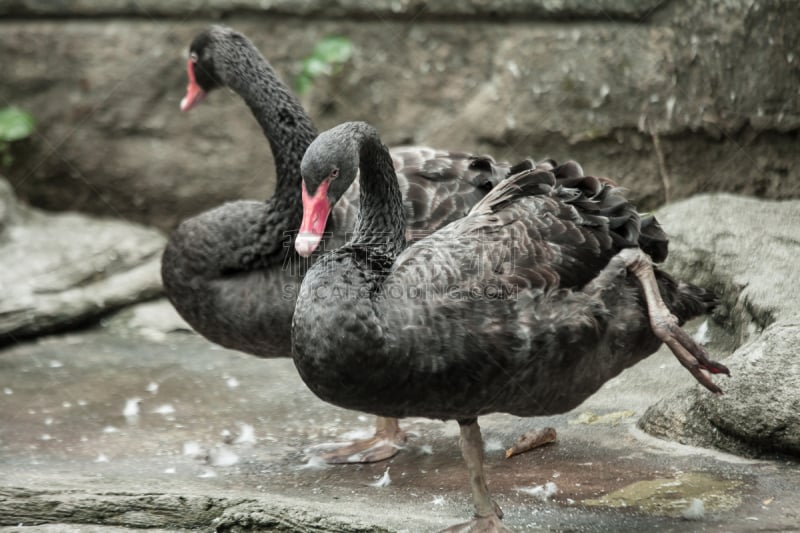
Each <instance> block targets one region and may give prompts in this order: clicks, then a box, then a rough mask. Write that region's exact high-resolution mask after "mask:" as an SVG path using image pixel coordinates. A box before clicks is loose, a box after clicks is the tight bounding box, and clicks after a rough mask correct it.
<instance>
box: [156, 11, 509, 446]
mask: <svg viewBox="0 0 800 533" xmlns="http://www.w3.org/2000/svg"><path fill="white" fill-rule="evenodd" d="M187 71H188V77H189V85H188V87H187V91H186V96H185V98H184V99H183V100H182V102H181V109H183V110H184V111H188V110H190V109H192V108H193V107H194V106H195V105H197V103H198V102H200V101H201V100H202V99H203V97H204V96H205V95H206V94H207V93H208V92H210V91H212V90H214V89H215V88H218V87H223V86H227V87H230V88H231V89H233V90H234V91H235V92H236V93H237V94H239V95H240V96H241V97H242V98H243V99H244V101H245V103H246V104H247V106H248V107H249V108H250V109H251V111H252V112H253V115H254V116H255V118H256V120H257V121H258V123H259V125H260V126H261V128H262V130H263V132H264V135H265V136H266V138H267V140H268V141H269V144H270V147H271V149H272V154H273V157H274V159H275V167H276V176H277V182H276V186H275V192H274V194H273V195H272V197H271V198H269V199H268V200H266V201H248V200H241V201H236V202H231V203H227V204H225V205H222V206H220V207H217V208H215V209H212V210H210V211H207V212H205V213H202V214H200V215H197V216H195V217H193V218H191V219H188V220H186V221H184V222H183V223H182V224H181V225H180V226H179V227H178V228H177V229H176V230H175V231H174V232H173V233H172V235H171V236H170V240H169V243H168V244H167V247H166V250H165V251H164V256H163V262H162V270H161V272H162V279H163V282H164V288H165V292H166V294H167V296H168V297H169V299H170V301H171V302H172V304H173V305H174V306H175V308H176V309H177V310H178V312H179V313H180V314H181V316H182V317H183V318H184V319H185V320H186V321H187V322H188V323H189V324H190V325H191V326H192V327H193V328H194V329H195V330H196V331H197V332H199V333H200V334H201V335H203V336H204V337H206V338H207V339H209V340H210V341H212V342H215V343H217V344H220V345H222V346H225V347H227V348H231V349H235V350H239V351H242V352H246V353H249V354H253V355H257V356H259V357H289V356H290V355H291V342H290V326H291V317H292V313H293V311H294V304H295V299H296V296H297V289H298V288H299V285H300V281H301V280H302V276H303V274H304V272H305V269H306V268H307V266H308V264H309V261H308V260H302V259H301V258H300V257H298V255H297V254H296V253H295V252H294V246H293V245H292V237H291V234H292V233H293V232H295V231H297V228H298V227H299V226H300V222H301V218H302V215H303V207H302V199H301V195H302V193H301V179H300V161H301V159H302V157H303V154H304V153H305V150H306V148H307V147H308V145H309V144H310V143H311V141H312V140H313V139H314V137H316V134H317V132H316V129H315V128H314V125H313V123H312V122H311V119H310V118H309V117H308V115H307V114H306V112H305V111H304V110H303V107H302V106H301V105H300V103H299V102H298V101H297V99H296V98H295V96H294V95H293V94H292V92H291V90H290V89H289V88H288V87H287V86H286V85H285V84H284V83H283V82H282V81H281V80H280V78H279V77H278V75H277V74H276V73H275V71H274V70H273V68H272V67H271V65H270V64H269V62H268V61H267V60H266V59H265V58H264V57H263V56H262V55H261V54H260V53H259V51H258V50H257V49H256V47H255V46H254V45H253V43H252V42H250V40H249V39H247V37H245V36H244V35H242V34H241V33H238V32H236V31H233V30H231V29H229V28H224V27H220V26H214V27H211V28H210V29H208V30H205V31H203V32H201V33H200V34H198V35H197V37H196V38H195V39H194V40H193V42H192V44H191V46H190V49H189V60H188V64H187ZM392 157H393V160H394V165H395V168H396V170H397V174H398V177H399V179H400V189H401V191H402V192H403V197H404V201H403V205H404V210H405V213H406V216H407V219H408V229H409V234H408V237H409V239H410V240H413V239H414V238H416V237H415V236H417V235H419V234H423V233H427V232H429V231H431V230H435V229H437V228H440V227H442V226H443V225H444V224H446V223H448V222H450V221H452V220H455V219H457V218H459V217H461V216H463V215H465V214H466V213H467V212H468V211H469V209H470V208H471V207H472V206H473V205H474V204H475V203H477V202H478V201H479V200H480V199H481V198H482V197H483V196H484V195H485V194H486V192H487V191H488V190H490V189H491V188H492V186H494V185H495V184H496V183H497V182H498V181H499V180H500V179H502V178H503V177H505V176H506V175H507V174H508V171H509V166H508V165H505V164H500V163H495V162H494V161H493V160H492V159H491V158H489V157H474V156H471V155H470V154H466V153H457V152H445V151H439V150H434V149H431V148H426V147H405V148H398V149H396V150H394V151H393V152H392ZM357 186H358V182H356V183H354V185H353V187H352V188H351V190H350V191H346V192H344V193H343V194H344V197H343V201H342V202H340V203H339V204H338V205H337V206H336V208H335V209H333V211H332V213H331V214H330V217H329V216H328V215H327V213H326V214H325V215H324V216H322V217H317V218H316V219H313V220H310V221H309V230H308V232H307V234H306V237H307V239H306V248H305V253H310V252H311V251H313V249H314V248H315V247H316V246H317V244H318V243H319V241H320V239H321V237H322V234H323V230H324V229H325V227H326V224H327V231H328V232H330V236H329V240H328V242H327V243H326V244H327V245H328V246H336V245H338V244H341V243H343V242H344V236H345V233H346V232H348V231H351V230H352V229H353V227H354V224H355V218H356V213H357V209H356V207H355V204H356V203H357V202H358V195H359V193H358V187H357ZM312 222H313V224H312ZM404 439H405V435H404V433H403V432H402V431H400V428H399V425H398V422H397V420H384V419H379V420H378V422H377V429H376V435H375V436H374V437H373V438H371V439H366V440H363V441H356V442H354V443H353V444H352V445H349V446H341V447H335V448H334V449H333V450H331V451H330V452H329V453H326V454H324V455H323V457H324V458H325V459H326V460H327V461H329V462H368V461H377V460H381V459H386V458H388V457H391V456H392V455H394V454H395V453H397V447H398V445H399V444H401V443H402V442H403V441H404Z"/></svg>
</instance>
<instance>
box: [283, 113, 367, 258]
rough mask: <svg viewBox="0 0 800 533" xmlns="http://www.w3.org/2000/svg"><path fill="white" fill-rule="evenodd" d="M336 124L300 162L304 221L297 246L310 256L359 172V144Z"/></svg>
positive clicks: (350, 133) (301, 251)
mask: <svg viewBox="0 0 800 533" xmlns="http://www.w3.org/2000/svg"><path fill="white" fill-rule="evenodd" d="M343 126H347V124H344V125H342V126H337V127H336V128H333V129H330V130H328V131H326V132H323V133H321V134H320V135H319V136H318V137H317V138H316V139H314V142H312V143H311V145H310V146H309V147H308V149H307V150H306V153H305V155H304V156H303V161H302V163H300V173H301V175H302V176H303V223H302V225H301V226H300V231H299V233H298V234H297V238H296V239H295V245H294V247H295V249H296V250H297V253H298V254H300V255H301V256H303V257H308V256H309V255H311V254H312V253H313V252H314V250H316V249H317V246H319V243H320V241H321V240H322V236H323V233H324V232H325V225H326V224H327V222H328V216H329V215H330V212H331V209H332V208H333V206H334V205H335V204H336V202H338V201H339V198H341V197H342V195H343V194H344V193H345V191H346V190H347V189H348V188H349V187H350V185H352V183H353V180H355V179H356V175H357V174H358V146H357V142H356V139H355V138H354V137H353V135H352V132H349V131H348V130H347V129H346V128H344V127H343Z"/></svg>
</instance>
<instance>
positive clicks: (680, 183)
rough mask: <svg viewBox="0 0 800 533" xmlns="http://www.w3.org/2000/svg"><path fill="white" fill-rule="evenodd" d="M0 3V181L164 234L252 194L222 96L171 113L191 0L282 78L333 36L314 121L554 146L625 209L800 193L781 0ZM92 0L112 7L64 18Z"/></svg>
mask: <svg viewBox="0 0 800 533" xmlns="http://www.w3.org/2000/svg"><path fill="white" fill-rule="evenodd" d="M256 3H257V4H258V5H259V6H262V5H263V6H264V7H255V4H256ZM156 4H158V5H156ZM0 5H2V6H5V9H6V10H7V12H9V13H12V12H18V13H22V12H23V11H18V9H23V7H24V9H27V10H28V11H26V13H27V15H26V16H25V18H24V19H21V20H13V21H4V22H0V60H2V62H3V64H6V65H9V67H8V68H7V69H6V71H5V72H4V75H5V83H4V84H3V85H2V86H0V97H1V98H3V99H4V100H5V101H8V102H12V103H14V104H15V105H19V106H21V107H23V108H25V109H29V110H31V111H33V112H34V114H35V115H36V117H37V119H38V128H39V129H38V132H37V133H38V134H37V135H35V136H34V137H33V138H32V139H30V140H29V141H27V142H26V143H25V144H24V145H23V146H22V147H21V148H20V151H21V153H20V154H19V155H18V157H17V162H16V164H15V165H14V166H13V167H12V168H11V169H10V171H9V178H10V180H11V182H12V185H13V186H14V187H15V189H16V190H17V191H18V193H19V194H20V195H21V196H22V197H24V198H25V199H26V200H29V201H30V202H31V203H32V204H34V205H37V206H41V207H45V208H48V209H55V210H81V211H88V212H91V213H95V214H104V215H111V216H118V215H122V216H124V217H126V218H127V219H129V220H135V221H138V222H144V223H147V224H153V225H156V226H158V227H160V228H162V229H169V228H171V227H174V226H175V225H176V224H177V223H178V222H179V221H180V220H182V219H184V218H186V217H188V216H191V215H193V214H196V213H197V212H199V211H201V210H204V209H207V208H209V207H211V206H215V205H219V204H221V203H222V202H224V201H226V200H230V199H236V198H265V197H267V196H268V195H269V193H270V190H271V188H272V185H273V183H274V170H273V168H272V159H271V156H270V154H269V149H268V146H267V144H266V142H265V141H264V139H263V137H262V135H261V132H260V130H259V128H258V127H257V125H256V124H255V121H254V120H253V119H252V117H251V116H250V112H249V110H248V109H247V108H246V107H245V106H244V105H243V104H242V103H241V101H239V99H238V97H236V96H235V95H233V94H231V93H230V92H227V91H220V92H217V93H215V94H213V95H211V96H210V97H209V98H208V100H207V102H206V103H204V104H203V105H202V106H200V107H199V108H198V109H196V110H194V111H192V112H191V113H189V114H187V115H183V114H180V113H179V112H178V103H179V101H180V99H181V97H182V96H183V91H184V88H185V86H186V77H185V55H186V48H187V46H188V43H189V42H190V40H191V38H192V37H193V36H194V35H195V34H196V33H197V32H198V31H199V30H200V29H201V28H203V27H204V26H205V25H206V24H207V23H208V22H209V21H211V20H212V19H213V17H212V16H211V15H210V13H213V12H219V13H225V14H229V18H227V19H226V23H228V24H230V25H232V26H234V27H236V28H237V29H239V30H241V31H243V32H244V33H246V34H247V35H248V36H250V37H251V38H252V39H253V40H254V42H255V43H256V45H257V46H259V48H260V49H262V50H263V51H264V53H265V54H266V56H267V57H268V58H269V59H270V60H271V61H272V62H273V64H274V66H275V67H276V69H277V70H278V71H279V72H280V73H281V74H282V75H283V76H284V77H285V78H286V79H287V80H290V81H291V80H293V79H294V78H295V76H296V75H297V74H298V72H299V70H300V68H301V62H302V59H303V58H304V57H306V56H307V55H308V54H309V53H310V51H311V50H312V48H313V46H314V44H315V43H316V41H317V40H318V39H319V38H320V37H321V36H324V35H330V34H338V35H346V36H348V37H349V38H350V39H351V40H352V42H353V44H354V54H353V57H352V59H351V61H350V62H349V63H348V64H347V65H345V67H344V68H343V69H342V70H341V71H340V72H339V73H338V74H336V75H334V76H332V77H329V78H321V79H319V80H317V82H315V85H314V87H313V88H312V90H311V92H310V93H309V94H307V95H305V96H304V103H305V104H306V105H307V108H308V109H309V113H310V115H311V116H312V117H313V118H314V119H315V120H316V121H317V125H318V126H319V128H320V129H322V128H327V127H330V126H332V125H334V124H337V123H340V122H343V121H345V120H356V119H365V120H368V121H370V122H372V123H374V124H375V125H376V126H377V127H378V128H379V129H380V130H381V131H382V133H383V135H384V138H385V140H386V141H387V143H388V144H390V145H394V144H400V143H409V142H414V143H426V144H430V145H434V146H437V147H441V148H451V149H463V150H470V151H474V152H479V153H490V154H493V155H495V156H497V157H498V158H503V159H515V158H519V157H526V156H533V157H536V158H542V157H553V158H555V159H558V160H563V159H568V158H572V159H576V160H578V161H581V162H582V163H583V164H584V165H585V167H586V169H587V170H588V171H590V172H592V173H596V174H602V175H608V176H612V177H614V178H615V179H617V181H619V182H620V183H621V184H622V185H624V186H626V187H628V188H629V189H630V190H631V191H632V192H631V194H632V196H633V197H634V199H635V200H636V201H637V203H638V204H639V205H640V207H642V208H645V209H650V208H654V207H656V206H658V205H661V204H663V203H664V201H665V199H666V198H667V197H669V199H671V200H676V199H680V198H683V197H687V196H691V195H692V194H695V193H698V192H709V191H729V192H739V193H746V194H752V195H755V196H761V197H766V198H797V197H800V152H798V151H797V150H796V146H797V142H798V141H797V135H798V131H800V94H798V92H797V89H796V88H797V86H799V85H800V69H798V68H797V65H798V64H800V57H798V55H799V54H798V53H797V50H799V49H800V31H798V27H797V25H798V24H800V22H798V21H800V4H799V3H797V2H794V1H792V0H782V1H777V2H769V3H762V2H755V1H753V0H730V1H728V0H726V1H722V0H702V1H699V2H693V1H689V0H670V1H667V0H665V1H656V0H652V1H648V2H634V1H623V0H604V1H603V2H597V1H594V0H591V1H590V0H587V1H578V0H557V1H530V2H523V1H522V0H518V1H508V2H485V1H482V0H475V1H471V2H443V1H442V2H433V1H430V2H427V3H420V2H402V1H401V2H394V1H388V0H387V1H386V2H379V3H377V4H374V5H373V4H372V3H367V2H361V1H356V0H351V1H348V2H316V1H311V0H309V1H304V2H288V1H287V2H279V1H275V2H272V1H268V2H265V3H262V2H255V0H254V1H253V2H245V1H241V2H234V3H230V4H229V5H230V7H229V8H226V7H223V6H222V3H221V2H219V3H218V2H211V1H209V2H204V3H202V4H200V5H199V7H198V5H197V4H196V3H192V7H189V6H188V4H185V3H183V2H176V3H174V4H173V3H171V2H158V3H156V2H152V3H151V2H121V1H120V2H107V3H94V2H71V3H69V5H67V4H65V3H61V2H58V3H54V2H34V1H33V0H26V1H18V2H14V1H6V2H4V3H2V4H0ZM15 6H16V7H15ZM19 6H23V7H19ZM25 6H27V7H25ZM158 6H163V7H158ZM171 6H172V7H171ZM12 8H13V9H12ZM195 8H196V10H194V11H193V9H195ZM93 9H96V10H101V11H103V10H105V11H103V13H105V15H103V16H104V17H105V16H106V15H111V14H112V13H113V14H115V16H114V17H113V18H99V19H98V18H95V19H78V18H70V17H71V16H72V15H70V10H75V13H76V15H74V16H76V17H77V16H79V15H81V14H86V15H88V14H92V13H94V16H99V12H92V11H91V10H93ZM141 9H147V10H148V13H151V14H152V16H153V17H156V16H162V15H163V16H164V17H167V16H169V17H174V18H165V19H157V18H156V19H155V20H153V19H152V18H149V17H142V16H141V13H139V10H141ZM151 9H152V12H151V11H150V10H151ZM372 9H375V10H376V11H371V10H372ZM15 10H17V11H15ZM54 10H61V11H60V12H59V13H60V14H63V15H64V16H65V18H64V19H59V20H53V19H52V18H46V17H53V16H55V15H54V13H55V11H54ZM381 10H388V11H392V12H394V10H398V11H397V14H396V15H391V16H390V15H388V14H386V15H384V14H382V13H384V11H381ZM37 13H38V14H40V15H41V17H42V18H41V19H40V18H37V17H38V16H39V15H37ZM126 13H128V14H129V15H130V16H131V17H133V16H134V15H136V18H125V16H126ZM237 13H240V14H239V15H237ZM257 13H263V15H262V16H259V15H258V14H257ZM334 13H335V15H334ZM468 13H472V14H473V15H474V16H473V15H469V16H467V14H468ZM490 13H497V14H498V16H500V15H503V14H504V13H505V15H503V17H506V18H505V19H504V20H500V19H498V20H495V19H493V18H492V17H491V16H490ZM559 13H561V15H558V14H559ZM189 14H191V15H192V17H193V18H192V19H191V22H184V17H185V16H187V15H189ZM289 15H291V16H289ZM195 17H196V18H195ZM501 18H502V17H501ZM352 19H358V20H352ZM547 19H550V20H547ZM509 21H512V23H509ZM514 21H516V22H514ZM456 22H457V23H456Z"/></svg>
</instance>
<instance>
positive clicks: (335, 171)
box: [328, 168, 339, 181]
mask: <svg viewBox="0 0 800 533" xmlns="http://www.w3.org/2000/svg"><path fill="white" fill-rule="evenodd" d="M338 177H339V169H338V168H334V169H333V170H331V173H330V174H328V179H329V180H331V181H332V180H335V179H336V178H338Z"/></svg>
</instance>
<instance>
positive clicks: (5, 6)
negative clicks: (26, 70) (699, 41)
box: [0, 0, 667, 20]
mask: <svg viewBox="0 0 800 533" xmlns="http://www.w3.org/2000/svg"><path fill="white" fill-rule="evenodd" d="M666 1H667V0H638V1H637V0H596V1H593V2H586V1H585V0H469V1H461V2H449V1H447V0H427V1H424V0H423V1H410V0H401V1H396V0H395V1H392V0H339V1H337V2H328V1H325V0H234V1H230V0H206V1H204V2H202V3H200V4H198V2H192V1H190V0H173V1H171V2H160V1H158V0H138V1H136V2H129V1H126V0H103V1H96V0H78V1H73V2H69V4H64V3H62V2H53V1H51V0H0V14H6V15H32V14H36V15H59V16H72V17H79V16H142V15H145V16H148V17H156V16H166V17H187V16H193V17H209V16H222V15H231V14H237V13H243V12H244V13H248V12H249V13H263V14H270V15H292V16H299V17H307V16H321V17H356V16H364V15H366V16H371V17H376V18H377V17H380V18H385V17H392V18H403V19H409V18H415V19H423V20H424V19H427V18H431V17H470V18H478V19H482V18H485V17H493V18H510V17H514V18H523V19H524V18H529V17H544V18H556V19H559V18H584V17H587V18H598V17H601V16H604V17H615V18H621V19H631V20H641V19H643V18H645V17H647V16H648V15H650V14H651V13H652V12H653V11H654V10H655V9H656V8H658V7H659V6H661V5H663V4H665V3H666Z"/></svg>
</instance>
